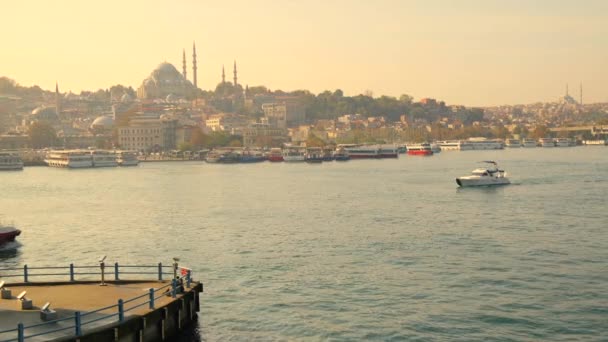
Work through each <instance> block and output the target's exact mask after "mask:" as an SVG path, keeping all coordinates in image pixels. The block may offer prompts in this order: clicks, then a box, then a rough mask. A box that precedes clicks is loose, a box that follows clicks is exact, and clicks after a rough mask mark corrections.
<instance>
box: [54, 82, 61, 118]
mask: <svg viewBox="0 0 608 342" xmlns="http://www.w3.org/2000/svg"><path fill="white" fill-rule="evenodd" d="M55 113H56V114H57V116H59V114H60V113H61V95H60V94H59V83H57V81H55Z"/></svg>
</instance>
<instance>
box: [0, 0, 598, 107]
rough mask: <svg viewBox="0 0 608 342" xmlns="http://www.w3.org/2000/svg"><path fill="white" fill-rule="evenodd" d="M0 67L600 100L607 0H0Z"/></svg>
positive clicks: (80, 79)
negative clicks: (164, 70)
mask: <svg viewBox="0 0 608 342" xmlns="http://www.w3.org/2000/svg"><path fill="white" fill-rule="evenodd" d="M0 7H1V9H2V16H1V17H0V18H1V19H0V32H1V36H2V40H1V46H2V48H1V50H0V75H4V76H8V77H10V78H13V79H15V80H16V81H17V82H19V83H20V84H22V85H26V86H30V85H34V84H38V85H40V86H41V87H43V88H45V89H53V88H54V86H55V80H57V81H58V82H59V85H60V88H61V91H68V90H71V91H73V92H80V90H83V89H84V90H95V89H98V88H108V87H109V86H111V85H114V84H123V85H130V86H133V87H134V88H137V87H138V86H139V85H140V84H141V81H142V80H143V79H144V78H146V77H147V76H148V75H149V74H150V72H151V71H152V70H153V69H154V68H155V67H156V66H157V65H158V64H159V63H160V62H163V61H167V62H170V63H173V64H174V65H175V66H176V67H177V68H178V70H180V71H181V60H182V49H183V48H186V53H187V55H188V77H189V78H191V75H192V70H191V66H192V64H191V63H192V60H191V55H192V42H193V41H196V46H197V53H198V66H199V69H198V84H199V87H201V88H202V89H206V90H209V89H214V88H215V86H216V85H217V83H218V82H219V81H220V76H221V68H222V64H225V65H226V71H227V74H228V75H227V76H228V78H230V79H231V78H232V63H233V60H234V59H236V60H237V63H238V69H239V83H241V84H248V85H250V86H252V85H266V86H267V87H269V88H270V89H273V90H276V89H281V90H296V89H308V90H311V91H312V92H315V93H318V92H321V91H323V90H325V89H330V90H333V89H336V88H340V89H342V90H343V91H344V92H345V94H347V95H356V94H359V93H362V92H364V91H366V90H371V91H372V92H373V93H374V95H375V96H378V95H382V94H386V95H393V96H399V95H400V94H404V93H405V94H410V95H412V96H414V98H415V99H420V98H423V97H433V98H437V99H441V100H444V101H446V102H447V103H448V104H464V105H494V104H517V103H531V102H536V101H550V100H554V99H556V98H557V97H558V96H561V95H563V93H564V91H565V90H564V88H565V85H566V83H569V84H570V90H571V95H575V97H576V98H577V99H578V87H579V83H580V82H581V81H582V82H583V86H584V101H585V102H599V101H608V87H606V84H607V82H608V1H606V0H579V1H575V0H568V1H562V0H496V1H494V0H443V1H441V0H420V1H413V0H412V1H408V0H401V1H389V0H375V1H370V0H361V1H357V0H351V1H338V0H319V1H317V0H314V1H313V0H307V1H305V0H300V1H287V0H277V1H271V0H265V1H255V0H243V1H226V0H222V1H219V0H215V1H206V0H192V1H152V0H146V1H114V0H104V1H96V0H90V1H86V0H82V1H81V0H74V1H61V0H56V1H47V0H40V1H27V0H20V1H3V2H2V4H1V6H0Z"/></svg>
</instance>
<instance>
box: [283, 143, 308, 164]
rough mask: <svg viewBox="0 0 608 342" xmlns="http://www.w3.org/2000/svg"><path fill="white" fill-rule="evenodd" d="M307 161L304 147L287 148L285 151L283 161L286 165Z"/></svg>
mask: <svg viewBox="0 0 608 342" xmlns="http://www.w3.org/2000/svg"><path fill="white" fill-rule="evenodd" d="M305 160H306V150H305V149H304V148H302V147H294V146H290V147H286V148H284V149H283V161H284V162H286V163H297V162H303V161H305Z"/></svg>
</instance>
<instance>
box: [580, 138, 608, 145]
mask: <svg viewBox="0 0 608 342" xmlns="http://www.w3.org/2000/svg"><path fill="white" fill-rule="evenodd" d="M583 145H595V146H606V145H608V140H606V139H597V140H583Z"/></svg>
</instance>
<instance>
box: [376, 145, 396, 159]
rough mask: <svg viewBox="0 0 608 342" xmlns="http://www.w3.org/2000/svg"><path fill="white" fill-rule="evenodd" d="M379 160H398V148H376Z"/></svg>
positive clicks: (393, 146)
mask: <svg viewBox="0 0 608 342" xmlns="http://www.w3.org/2000/svg"><path fill="white" fill-rule="evenodd" d="M378 153H379V154H380V158H399V147H397V145H380V146H378Z"/></svg>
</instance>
